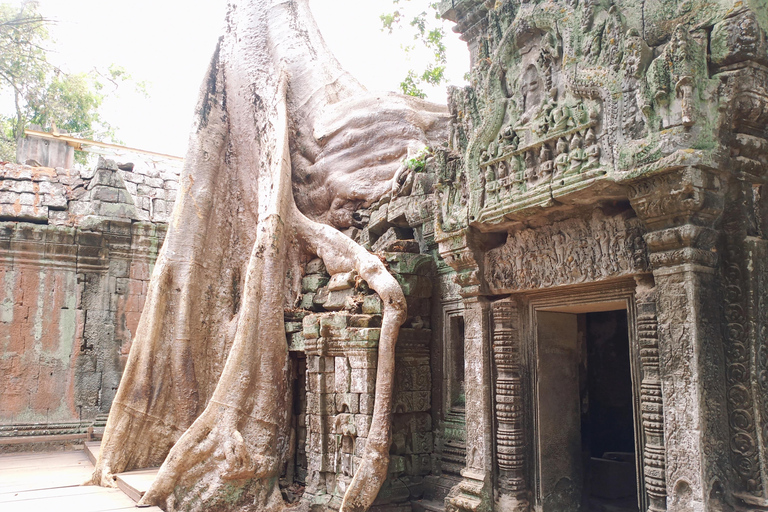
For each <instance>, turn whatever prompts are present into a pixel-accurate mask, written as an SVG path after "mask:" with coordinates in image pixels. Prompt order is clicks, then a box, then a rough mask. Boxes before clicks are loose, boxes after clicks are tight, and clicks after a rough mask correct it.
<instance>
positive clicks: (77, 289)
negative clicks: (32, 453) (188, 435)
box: [0, 161, 166, 431]
mask: <svg viewBox="0 0 768 512" xmlns="http://www.w3.org/2000/svg"><path fill="white" fill-rule="evenodd" d="M42 171H46V172H42ZM120 172H121V171H120V170H119V169H117V167H116V166H115V165H114V164H113V163H112V162H107V161H102V162H100V164H99V166H98V168H97V170H96V171H95V172H91V173H90V175H91V176H92V178H87V177H86V178H83V174H77V173H75V172H72V171H66V172H62V170H60V169H56V170H54V169H41V168H37V169H33V168H27V167H23V166H10V165H6V166H1V165H0V189H2V190H5V191H6V193H5V196H8V197H5V196H3V197H2V198H0V201H2V200H7V201H14V200H15V199H18V197H17V198H14V197H12V195H13V194H16V195H20V194H23V192H20V190H23V189H25V187H26V188H28V185H27V184H28V183H36V184H37V186H38V187H40V186H41V185H42V188H46V189H52V190H53V189H56V190H57V191H59V192H60V200H59V201H58V203H55V202H54V201H48V202H49V203H55V204H57V205H58V206H57V209H55V210H50V209H48V211H46V212H45V214H46V215H45V216H44V215H42V213H41V212H38V213H40V215H38V217H34V218H33V217H32V216H30V215H25V216H21V215H20V216H19V217H17V218H16V219H13V218H12V217H11V218H9V216H8V215H7V212H6V215H3V216H2V217H0V218H1V219H2V221H0V390H1V391H0V426H3V428H2V430H3V431H5V430H8V428H9V426H11V425H24V424H30V423H47V424H56V423H68V422H78V421H80V420H84V421H87V420H92V419H93V418H95V417H96V416H97V415H99V414H104V413H107V412H108V411H109V407H110V405H111V403H112V398H113V397H114V394H115V391H116V390H117V386H118V383H119V381H120V375H121V373H122V369H123V367H124V365H125V360H126V357H127V355H128V350H129V348H130V344H131V339H132V338H133V336H134V334H135V332H136V327H137V325H138V322H139V317H140V315H141V310H142V308H143V306H144V301H145V298H146V293H147V286H148V283H149V278H150V274H151V272H152V267H153V265H154V262H155V259H156V258H157V254H158V251H159V249H160V246H161V244H162V241H163V238H164V236H165V231H166V225H165V224H164V223H162V222H151V221H147V220H145V219H144V217H146V216H145V215H142V212H138V214H137V210H140V208H139V209H137V208H135V205H134V202H135V200H136V199H138V202H141V198H134V197H133V196H131V195H130V193H129V192H127V190H126V188H125V184H124V181H123V180H122V177H121V174H120ZM110 190H114V191H116V193H115V194H113V195H114V196H115V197H116V198H117V199H116V201H115V202H108V201H105V200H104V199H103V198H104V197H105V196H106V195H107V194H106V192H109V191H110ZM159 191H160V192H161V193H163V194H165V189H164V188H161V189H159ZM97 193H98V194H97ZM97 196H98V198H97ZM99 198H101V199H99ZM22 213H23V212H22ZM46 217H47V218H46Z"/></svg>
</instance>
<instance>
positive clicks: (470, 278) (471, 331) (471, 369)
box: [436, 229, 493, 512]
mask: <svg viewBox="0 0 768 512" xmlns="http://www.w3.org/2000/svg"><path fill="white" fill-rule="evenodd" d="M436 239H437V241H438V244H439V247H440V255H441V257H442V258H443V259H444V260H445V262H446V263H448V265H450V266H451V267H452V268H453V269H454V270H455V271H456V273H457V274H456V278H455V279H456V283H457V284H459V286H461V295H462V297H463V298H464V333H465V334H464V388H465V396H466V425H467V442H466V447H467V463H466V467H465V468H464V469H463V470H462V471H461V476H462V481H461V482H459V483H458V484H457V485H456V486H454V487H453V489H451V491H450V493H449V494H448V496H447V497H446V498H445V508H446V511H448V512H486V511H490V510H492V505H491V502H492V494H493V491H492V487H491V486H492V481H491V474H492V466H493V450H492V442H493V428H492V413H491V394H490V390H491V363H490V360H491V355H490V347H491V333H490V315H489V313H490V304H489V302H488V300H487V299H486V298H485V297H482V296H481V294H482V293H483V292H484V287H483V283H482V282H481V281H480V276H481V275H482V272H481V271H480V265H481V262H482V259H481V258H480V257H479V254H476V252H475V249H474V248H473V245H474V244H472V239H471V232H470V231H469V229H463V230H461V231H457V232H453V233H445V232H442V231H441V230H438V233H437V236H436Z"/></svg>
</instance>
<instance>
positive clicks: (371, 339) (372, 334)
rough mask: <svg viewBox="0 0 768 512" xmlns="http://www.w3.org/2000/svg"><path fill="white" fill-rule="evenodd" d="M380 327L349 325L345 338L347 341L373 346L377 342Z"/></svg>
mask: <svg viewBox="0 0 768 512" xmlns="http://www.w3.org/2000/svg"><path fill="white" fill-rule="evenodd" d="M380 336H381V328H378V327H376V328H374V327H349V328H347V336H346V339H347V340H348V341H357V342H362V343H363V344H364V345H368V346H371V347H375V346H377V345H378V343H379V337H380Z"/></svg>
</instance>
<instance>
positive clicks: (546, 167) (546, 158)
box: [539, 144, 554, 178]
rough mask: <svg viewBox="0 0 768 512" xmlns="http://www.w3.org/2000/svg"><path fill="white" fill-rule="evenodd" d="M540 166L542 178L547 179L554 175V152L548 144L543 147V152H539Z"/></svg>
mask: <svg viewBox="0 0 768 512" xmlns="http://www.w3.org/2000/svg"><path fill="white" fill-rule="evenodd" d="M539 164H540V170H541V177H542V178H546V177H547V176H549V175H550V174H552V169H553V168H554V162H553V161H552V150H551V149H549V146H547V145H546V144H542V145H541V151H540V152H539Z"/></svg>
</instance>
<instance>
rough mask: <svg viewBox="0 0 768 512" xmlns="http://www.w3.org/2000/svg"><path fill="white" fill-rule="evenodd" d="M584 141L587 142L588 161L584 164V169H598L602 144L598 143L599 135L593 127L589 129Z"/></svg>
mask: <svg viewBox="0 0 768 512" xmlns="http://www.w3.org/2000/svg"><path fill="white" fill-rule="evenodd" d="M584 141H585V142H586V144H587V150H586V155H587V163H586V164H584V169H583V170H585V171H586V170H589V169H597V168H598V167H600V144H598V143H597V137H596V136H595V131H594V130H593V129H592V128H590V129H589V130H587V135H586V136H585V137H584Z"/></svg>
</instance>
